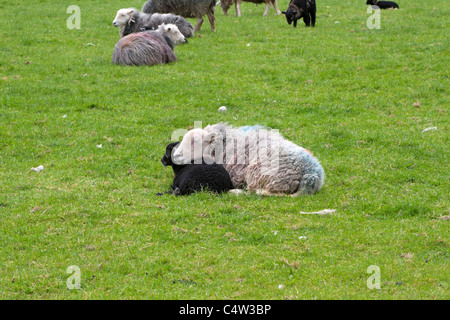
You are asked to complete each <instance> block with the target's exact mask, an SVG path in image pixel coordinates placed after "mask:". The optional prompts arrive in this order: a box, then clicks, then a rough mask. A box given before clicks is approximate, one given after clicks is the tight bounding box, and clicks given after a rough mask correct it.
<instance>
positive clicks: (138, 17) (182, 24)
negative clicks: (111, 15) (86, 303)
mask: <svg viewBox="0 0 450 320" xmlns="http://www.w3.org/2000/svg"><path fill="white" fill-rule="evenodd" d="M163 23H165V24H170V23H171V24H174V25H176V26H177V27H178V29H179V30H180V32H181V33H182V34H183V35H184V36H185V37H186V38H189V37H193V36H194V27H193V26H192V24H191V23H190V22H188V21H187V20H186V19H184V18H183V17H181V16H177V15H174V14H172V13H167V14H159V13H155V14H146V13H142V12H139V10H137V9H134V8H128V9H120V10H118V11H117V14H116V18H115V19H114V21H113V25H114V26H115V27H119V34H120V36H121V37H124V36H127V35H129V34H130V33H135V32H140V31H143V30H141V29H142V28H145V29H150V30H151V29H156V28H158V26H159V25H160V24H163Z"/></svg>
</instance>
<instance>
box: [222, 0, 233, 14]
mask: <svg viewBox="0 0 450 320" xmlns="http://www.w3.org/2000/svg"><path fill="white" fill-rule="evenodd" d="M234 2H235V1H233V0H220V7H221V8H222V11H223V14H224V15H226V16H227V15H228V9H230V7H231V5H232V4H233V3H234Z"/></svg>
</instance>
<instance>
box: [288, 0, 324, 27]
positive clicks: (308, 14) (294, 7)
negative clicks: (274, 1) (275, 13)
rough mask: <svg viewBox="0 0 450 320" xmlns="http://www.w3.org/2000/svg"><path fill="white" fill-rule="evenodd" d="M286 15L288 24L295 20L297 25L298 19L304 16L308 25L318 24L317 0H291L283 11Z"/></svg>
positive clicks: (295, 25)
mask: <svg viewBox="0 0 450 320" xmlns="http://www.w3.org/2000/svg"><path fill="white" fill-rule="evenodd" d="M281 13H283V14H284V15H286V20H287V23H288V24H291V23H292V22H294V27H297V20H299V19H301V18H303V21H304V22H305V25H306V27H309V26H310V24H312V26H313V27H314V26H315V24H316V0H291V2H290V3H289V6H288V8H287V9H286V11H283V12H281Z"/></svg>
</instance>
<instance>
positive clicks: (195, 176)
mask: <svg viewBox="0 0 450 320" xmlns="http://www.w3.org/2000/svg"><path fill="white" fill-rule="evenodd" d="M179 144H180V143H179V142H173V143H170V144H169V145H168V146H167V147H166V153H165V154H164V156H163V157H162V158H161V162H162V164H163V165H164V166H172V169H173V172H174V173H175V177H174V179H173V183H172V186H171V188H172V190H173V191H171V193H173V194H175V195H177V196H178V195H188V194H191V193H194V192H197V191H202V190H209V191H211V192H215V193H221V192H226V191H228V190H230V189H232V188H233V184H232V183H231V179H230V175H229V174H228V172H227V171H226V170H225V169H224V167H223V166H221V165H219V164H206V163H204V162H203V163H202V164H186V165H178V164H176V163H174V162H173V161H172V152H173V150H174V149H176V147H177V146H178V145H179ZM159 194H160V193H159Z"/></svg>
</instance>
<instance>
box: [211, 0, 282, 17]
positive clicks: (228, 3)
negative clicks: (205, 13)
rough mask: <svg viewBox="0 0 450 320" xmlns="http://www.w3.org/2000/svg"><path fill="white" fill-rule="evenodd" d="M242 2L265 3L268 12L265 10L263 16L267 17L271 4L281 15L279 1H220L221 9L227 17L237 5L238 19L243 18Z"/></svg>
mask: <svg viewBox="0 0 450 320" xmlns="http://www.w3.org/2000/svg"><path fill="white" fill-rule="evenodd" d="M242 2H252V3H256V4H260V3H265V4H266V10H264V13H263V16H267V15H268V14H269V9H270V4H272V5H273V7H274V9H275V11H276V12H277V14H280V13H281V12H280V9H278V4H277V0H220V7H221V8H222V11H223V13H224V14H225V15H228V9H230V7H231V6H232V5H233V4H235V11H236V15H237V16H238V17H240V16H241V3H242Z"/></svg>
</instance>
